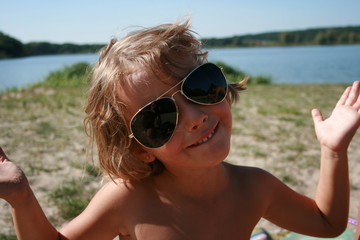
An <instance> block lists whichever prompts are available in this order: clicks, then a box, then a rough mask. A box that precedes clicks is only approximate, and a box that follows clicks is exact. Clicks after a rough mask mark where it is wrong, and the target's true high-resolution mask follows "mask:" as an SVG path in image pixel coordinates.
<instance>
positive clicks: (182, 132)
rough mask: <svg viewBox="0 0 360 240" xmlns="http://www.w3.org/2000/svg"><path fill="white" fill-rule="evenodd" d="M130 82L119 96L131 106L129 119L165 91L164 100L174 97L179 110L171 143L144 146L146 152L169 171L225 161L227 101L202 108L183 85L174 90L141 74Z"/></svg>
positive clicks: (228, 131)
mask: <svg viewBox="0 0 360 240" xmlns="http://www.w3.org/2000/svg"><path fill="white" fill-rule="evenodd" d="M131 79H132V80H133V81H132V83H131V86H127V87H126V88H125V87H124V89H128V90H129V91H128V90H127V91H126V92H120V93H119V94H120V96H122V97H121V99H122V100H123V102H124V103H125V104H126V105H127V106H128V110H129V119H130V118H131V117H132V116H133V115H134V114H135V113H136V112H137V111H138V110H139V109H141V108H143V107H144V106H145V105H146V104H148V103H149V102H151V101H153V100H155V99H157V98H158V97H159V96H161V95H163V94H164V93H165V92H166V94H165V95H164V96H163V97H170V98H171V97H172V98H173V99H174V100H175V102H176V106H177V110H178V122H177V125H176V128H175V131H174V133H173V135H172V137H171V138H170V140H169V141H168V142H166V143H165V144H164V145H162V146H160V147H157V148H148V147H143V150H144V152H146V153H147V154H150V155H152V156H154V157H156V158H157V159H159V160H160V161H162V162H163V164H164V165H165V166H166V167H167V168H170V166H173V165H176V166H178V167H182V168H184V167H186V168H189V167H200V166H205V165H208V166H210V165H216V164H218V163H219V162H221V161H223V160H224V159H225V158H226V156H227V155H228V153H229V149H230V136H231V126H232V122H231V111H230V105H229V103H228V102H227V101H226V100H224V101H221V102H220V103H217V104H214V105H200V104H197V103H194V102H192V101H190V100H188V99H187V98H186V97H184V96H183V95H182V94H181V93H180V92H179V90H180V84H179V85H177V86H175V87H174V88H173V89H172V86H169V85H168V84H165V83H163V82H161V81H160V80H158V79H156V78H153V77H150V78H149V76H147V75H146V74H145V73H144V72H141V71H138V72H136V73H134V74H132V76H131ZM174 85H176V84H174ZM174 85H173V86H174ZM169 89H171V90H170V91H169ZM167 91H168V92H167ZM129 121H130V120H129Z"/></svg>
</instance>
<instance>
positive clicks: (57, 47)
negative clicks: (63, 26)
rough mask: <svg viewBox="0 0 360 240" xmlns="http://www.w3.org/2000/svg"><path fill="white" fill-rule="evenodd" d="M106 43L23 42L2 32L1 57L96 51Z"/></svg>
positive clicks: (0, 41)
mask: <svg viewBox="0 0 360 240" xmlns="http://www.w3.org/2000/svg"><path fill="white" fill-rule="evenodd" d="M104 45H105V44H73V43H64V44H56V43H49V42H29V43H22V42H21V41H19V40H17V39H15V38H13V37H11V36H9V35H6V34H4V33H2V32H0V59H1V58H17V57H26V56H35V55H53V54H73V53H94V52H97V51H99V50H100V48H101V47H103V46H104Z"/></svg>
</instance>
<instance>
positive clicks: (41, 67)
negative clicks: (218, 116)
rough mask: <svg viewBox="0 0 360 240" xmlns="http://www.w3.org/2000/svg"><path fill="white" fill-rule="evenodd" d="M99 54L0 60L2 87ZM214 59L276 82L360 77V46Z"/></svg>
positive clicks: (214, 54)
mask: <svg viewBox="0 0 360 240" xmlns="http://www.w3.org/2000/svg"><path fill="white" fill-rule="evenodd" d="M96 60H97V55H96V54H76V55H54V56H36V57H26V58H18V59H5V60H0V90H3V89H6V88H11V87H26V86H27V85H28V84H31V83H34V82H37V81H41V80H42V79H43V78H44V77H46V75H47V74H48V73H49V72H51V71H54V70H58V69H61V68H63V67H64V66H69V65H72V64H74V63H76V62H81V61H83V62H88V63H90V64H93V63H95V62H96ZM209 60H210V61H223V62H225V63H227V64H229V65H231V66H233V67H235V68H238V69H240V70H242V71H245V72H247V73H248V74H250V75H252V76H255V75H259V74H261V75H267V76H271V77H272V78H273V80H274V82H275V83H294V84H298V83H350V82H352V81H354V80H360V45H350V46H305V47H304V46H301V47H269V48H236V49H211V50H209Z"/></svg>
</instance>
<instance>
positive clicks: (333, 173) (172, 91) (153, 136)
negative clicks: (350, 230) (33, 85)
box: [0, 21, 360, 240]
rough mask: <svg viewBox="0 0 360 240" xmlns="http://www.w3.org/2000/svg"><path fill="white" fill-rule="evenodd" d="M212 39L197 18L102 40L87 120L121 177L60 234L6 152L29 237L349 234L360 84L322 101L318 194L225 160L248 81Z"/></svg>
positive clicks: (6, 183)
mask: <svg viewBox="0 0 360 240" xmlns="http://www.w3.org/2000/svg"><path fill="white" fill-rule="evenodd" d="M200 47H201V45H200V42H198V41H197V40H196V39H195V38H194V36H193V32H192V31H191V30H190V29H189V23H188V21H186V22H184V23H175V24H171V25H161V26H157V27H154V28H150V29H145V30H143V31H140V32H135V33H132V34H130V35H128V36H126V37H125V38H124V39H122V40H112V41H111V42H110V44H109V45H108V46H106V47H105V48H104V49H103V50H102V52H101V56H100V59H99V62H98V64H97V65H96V66H95V67H94V70H93V79H92V83H91V89H90V93H89V98H88V102H87V105H86V109H85V111H86V113H87V117H86V119H85V123H86V125H87V126H88V129H89V135H90V138H91V139H92V141H93V142H95V143H96V144H97V149H98V152H99V160H100V166H101V169H102V170H103V171H104V172H105V173H106V174H107V175H108V176H110V177H111V180H109V182H108V183H107V184H106V185H105V186H104V187H103V188H102V189H101V190H100V191H99V192H98V193H97V194H96V195H95V196H94V198H93V199H92V201H91V202H90V204H89V205H88V207H87V208H86V209H85V210H84V212H83V213H82V214H80V215H79V216H78V217H77V218H75V219H74V220H72V221H71V222H70V223H68V224H67V225H66V226H64V227H63V228H62V229H61V230H60V231H59V233H58V231H57V230H56V229H55V228H54V227H53V226H52V225H51V224H50V223H49V221H48V220H47V219H46V217H45V215H44V213H43V211H42V210H41V207H40V206H39V204H38V202H37V200H36V198H35V196H34V194H33V193H32V191H31V189H30V187H29V184H28V182H27V179H26V177H25V176H24V174H23V173H22V171H21V170H20V169H19V168H18V167H17V166H16V165H14V164H13V163H12V162H11V161H10V160H9V159H8V158H7V157H6V155H5V154H4V153H3V152H2V151H1V153H0V156H1V157H0V197H1V198H3V199H5V200H7V201H8V202H9V203H10V204H11V206H12V215H13V219H14V222H15V226H16V231H17V234H18V237H19V239H36V240H39V239H46V240H49V239H86V240H90V239H113V238H114V237H116V236H120V239H122V240H123V239H156V240H159V239H166V240H169V239H206V240H209V239H249V238H250V235H251V232H252V230H253V228H254V226H255V225H256V224H257V222H258V221H259V220H260V218H262V217H263V218H266V219H268V220H269V221H271V222H273V223H275V224H277V225H278V226H281V227H283V228H286V229H288V230H290V231H295V232H299V233H302V234H306V235H313V236H319V237H333V236H337V235H339V234H340V233H342V232H343V230H344V229H345V228H346V223H347V215H348V208H349V181H348V165H347V149H348V146H349V144H350V142H351V139H352V137H353V136H354V134H355V132H356V130H357V129H358V127H359V125H360V114H359V111H360V110H359V109H360V98H359V97H358V96H359V90H360V82H355V83H354V84H353V85H352V86H351V87H349V88H347V89H346V90H345V91H344V93H343V95H342V96H341V98H340V99H339V101H338V103H337V105H336V106H335V108H334V110H333V112H332V115H331V116H330V117H329V118H328V119H326V120H324V119H323V117H322V115H321V113H320V111H319V110H316V109H315V110H313V111H312V117H313V120H314V125H315V130H316V135H317V138H318V140H319V143H320V146H321V170H320V179H319V183H318V188H317V193H316V196H315V199H310V198H308V197H305V196H303V195H301V194H299V193H296V192H294V191H293V190H291V189H290V188H289V187H287V186H286V185H284V184H283V183H282V182H280V181H279V180H278V179H276V178H275V177H274V176H272V175H271V174H269V173H268V172H266V171H264V170H261V169H258V168H254V167H244V166H234V165H231V164H229V163H225V162H223V161H224V159H225V158H226V157H227V155H228V153H229V149H230V137H231V128H232V119H231V111H230V110H231V104H232V103H233V102H235V101H236V100H237V92H238V91H239V90H242V89H243V88H244V84H245V83H246V80H244V81H243V82H241V83H238V84H233V85H228V84H227V83H226V81H225V78H224V76H223V74H222V72H221V69H220V68H218V67H217V66H216V65H214V64H212V63H207V61H206V52H202V51H201V49H200ZM294 216H296V217H294Z"/></svg>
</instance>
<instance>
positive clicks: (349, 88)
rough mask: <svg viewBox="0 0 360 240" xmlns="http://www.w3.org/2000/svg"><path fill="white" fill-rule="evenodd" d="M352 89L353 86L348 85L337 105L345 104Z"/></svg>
mask: <svg viewBox="0 0 360 240" xmlns="http://www.w3.org/2000/svg"><path fill="white" fill-rule="evenodd" d="M350 90H351V87H347V88H346V89H345V91H344V92H343V94H342V95H341V97H340V99H339V101H338V102H337V104H336V106H339V105H344V104H345V102H346V100H347V98H348V96H349V93H350Z"/></svg>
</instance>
